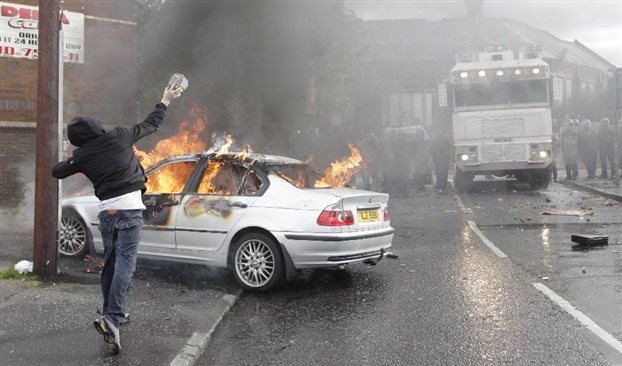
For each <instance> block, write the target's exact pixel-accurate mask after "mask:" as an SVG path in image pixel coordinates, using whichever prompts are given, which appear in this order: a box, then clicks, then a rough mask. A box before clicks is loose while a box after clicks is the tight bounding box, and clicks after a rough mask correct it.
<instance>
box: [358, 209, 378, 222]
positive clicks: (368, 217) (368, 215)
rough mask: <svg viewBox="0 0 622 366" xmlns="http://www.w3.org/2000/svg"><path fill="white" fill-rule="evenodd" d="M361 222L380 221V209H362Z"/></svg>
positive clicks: (360, 213) (360, 212)
mask: <svg viewBox="0 0 622 366" xmlns="http://www.w3.org/2000/svg"><path fill="white" fill-rule="evenodd" d="M358 214H359V222H374V221H380V211H378V210H360V211H359V212H358Z"/></svg>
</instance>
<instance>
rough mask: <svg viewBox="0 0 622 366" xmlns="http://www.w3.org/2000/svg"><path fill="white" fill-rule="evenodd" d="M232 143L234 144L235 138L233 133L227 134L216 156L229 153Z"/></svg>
mask: <svg viewBox="0 0 622 366" xmlns="http://www.w3.org/2000/svg"><path fill="white" fill-rule="evenodd" d="M231 145H233V138H232V137H231V135H229V134H227V136H225V143H224V144H222V146H220V147H219V148H218V150H217V151H216V157H219V156H221V155H224V154H228V153H229V148H230V147H231Z"/></svg>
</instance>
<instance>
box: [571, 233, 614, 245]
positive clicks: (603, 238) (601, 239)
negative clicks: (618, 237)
mask: <svg viewBox="0 0 622 366" xmlns="http://www.w3.org/2000/svg"><path fill="white" fill-rule="evenodd" d="M570 241H572V242H573V243H577V244H582V245H608V244H609V237H608V236H607V235H571V236H570Z"/></svg>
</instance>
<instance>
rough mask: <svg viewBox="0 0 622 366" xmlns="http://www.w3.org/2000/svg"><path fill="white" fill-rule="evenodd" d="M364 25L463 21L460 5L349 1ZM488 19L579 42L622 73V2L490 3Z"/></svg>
mask: <svg viewBox="0 0 622 366" xmlns="http://www.w3.org/2000/svg"><path fill="white" fill-rule="evenodd" d="M346 4H347V6H348V7H349V8H350V9H352V10H353V11H354V13H355V14H356V15H357V16H359V17H360V18H363V19H402V18H424V19H427V20H439V19H442V18H445V17H460V16H463V15H464V1H462V0H402V1H396V0H374V1H364V0H347V1H346ZM483 9H484V15H485V16H498V17H506V18H510V19H514V20H517V21H520V22H523V23H526V24H529V25H531V26H533V27H536V28H539V29H542V30H546V31H548V32H549V33H551V34H553V35H555V36H557V37H558V38H561V39H563V40H567V41H573V40H575V39H578V40H579V41H580V42H581V43H583V44H585V45H586V46H588V47H590V48H591V49H592V50H593V51H595V52H596V53H598V54H599V55H601V56H602V57H604V58H605V59H607V60H608V61H610V62H611V63H613V64H615V65H616V66H618V67H622V0H587V1H586V0H582V1H578V0H545V1H542V0H540V1H538V0H486V1H484V5H483Z"/></svg>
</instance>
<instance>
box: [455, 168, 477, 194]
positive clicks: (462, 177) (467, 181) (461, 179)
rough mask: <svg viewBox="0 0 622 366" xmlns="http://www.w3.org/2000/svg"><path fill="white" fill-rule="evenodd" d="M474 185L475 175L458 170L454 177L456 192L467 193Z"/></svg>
mask: <svg viewBox="0 0 622 366" xmlns="http://www.w3.org/2000/svg"><path fill="white" fill-rule="evenodd" d="M472 185H473V173H468V172H463V171H462V170H460V168H456V174H455V176H454V188H455V189H456V191H459V192H464V191H467V190H468V189H469V188H471V186H472Z"/></svg>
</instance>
